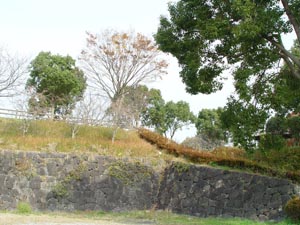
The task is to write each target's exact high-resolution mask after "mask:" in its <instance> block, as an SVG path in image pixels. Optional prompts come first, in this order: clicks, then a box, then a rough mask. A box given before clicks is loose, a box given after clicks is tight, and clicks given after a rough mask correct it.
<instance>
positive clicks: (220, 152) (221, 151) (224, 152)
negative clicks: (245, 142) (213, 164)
mask: <svg viewBox="0 0 300 225" xmlns="http://www.w3.org/2000/svg"><path fill="white" fill-rule="evenodd" d="M211 153H212V154H214V155H215V156H217V157H222V158H245V155H246V152H245V150H243V149H240V148H235V147H218V148H215V149H214V150H213V151H212V152H211Z"/></svg>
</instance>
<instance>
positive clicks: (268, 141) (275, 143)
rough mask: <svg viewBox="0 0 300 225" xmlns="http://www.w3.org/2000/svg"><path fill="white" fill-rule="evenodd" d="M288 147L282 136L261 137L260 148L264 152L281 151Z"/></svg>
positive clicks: (266, 135) (269, 135)
mask: <svg viewBox="0 0 300 225" xmlns="http://www.w3.org/2000/svg"><path fill="white" fill-rule="evenodd" d="M285 145H286V141H285V139H284V138H283V137H282V135H281V134H265V135H261V136H260V140H259V148H260V149H263V150H271V149H273V150H280V149H282V148H284V147H285Z"/></svg>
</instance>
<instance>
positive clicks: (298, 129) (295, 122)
mask: <svg viewBox="0 0 300 225" xmlns="http://www.w3.org/2000/svg"><path fill="white" fill-rule="evenodd" d="M287 127H288V129H289V131H290V133H291V134H292V137H293V138H295V141H296V143H297V144H298V145H299V144H300V143H299V141H300V116H291V117H289V118H287Z"/></svg>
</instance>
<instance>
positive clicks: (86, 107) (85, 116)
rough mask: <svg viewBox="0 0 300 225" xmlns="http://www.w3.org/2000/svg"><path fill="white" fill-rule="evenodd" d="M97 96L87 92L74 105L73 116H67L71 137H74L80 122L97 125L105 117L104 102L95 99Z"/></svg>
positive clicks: (100, 123) (101, 122)
mask: <svg viewBox="0 0 300 225" xmlns="http://www.w3.org/2000/svg"><path fill="white" fill-rule="evenodd" d="M96 99H97V96H95V95H93V94H91V93H89V94H87V95H86V96H85V97H84V98H83V99H82V100H81V101H80V102H79V103H78V104H77V106H76V108H75V110H74V111H73V116H72V117H69V118H67V121H68V123H69V124H70V126H71V135H72V138H75V137H76V135H77V133H78V131H79V128H80V126H79V125H80V124H85V125H90V126H97V125H102V124H103V121H104V119H105V117H106V112H105V102H103V101H97V100H96Z"/></svg>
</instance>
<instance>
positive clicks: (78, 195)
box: [0, 151, 158, 211]
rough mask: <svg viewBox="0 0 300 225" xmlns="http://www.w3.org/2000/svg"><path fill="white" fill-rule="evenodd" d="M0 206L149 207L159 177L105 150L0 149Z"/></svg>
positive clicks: (72, 208) (86, 208)
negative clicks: (86, 153) (78, 152)
mask: <svg viewBox="0 0 300 225" xmlns="http://www.w3.org/2000/svg"><path fill="white" fill-rule="evenodd" d="M0 183H1V185H0V209H14V208H15V207H16V205H17V203H18V202H19V201H25V202H29V203H30V205H31V206H32V207H33V208H34V209H38V210H114V211H122V210H133V209H149V208H151V207H152V205H154V204H155V202H156V196H157V190H158V186H157V185H158V177H157V176H156V175H155V173H154V171H153V170H152V169H151V168H149V167H146V166H143V165H141V164H140V163H128V162H122V161H117V160H114V159H112V158H109V157H103V156H94V157H93V156H80V155H67V154H49V153H33V152H18V153H16V152H10V151H3V152H0Z"/></svg>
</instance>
